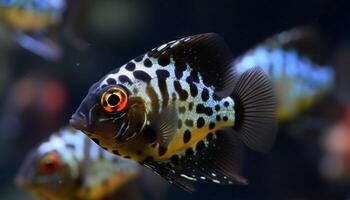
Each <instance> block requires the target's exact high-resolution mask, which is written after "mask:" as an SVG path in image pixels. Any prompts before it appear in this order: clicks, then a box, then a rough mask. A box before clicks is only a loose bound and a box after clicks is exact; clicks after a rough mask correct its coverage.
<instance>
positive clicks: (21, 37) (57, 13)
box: [0, 0, 84, 60]
mask: <svg viewBox="0 0 350 200" xmlns="http://www.w3.org/2000/svg"><path fill="white" fill-rule="evenodd" d="M75 3H77V0H72V1H67V0H0V19H1V21H3V22H4V23H5V24H6V25H7V26H8V27H9V29H10V30H11V31H12V32H13V36H14V38H15V40H16V41H17V42H18V44H19V45H20V46H22V47H23V48H25V49H27V50H29V51H31V52H32V53H34V54H37V55H39V56H41V57H43V58H45V59H48V60H57V59H59V58H60V57H61V56H62V47H61V46H60V45H59V43H58V42H57V38H58V36H59V35H60V34H57V32H58V31H59V30H58V29H64V30H62V31H66V32H71V30H70V28H71V27H68V25H70V24H69V23H67V22H66V21H67V20H71V19H70V18H68V17H67V15H68V13H69V14H70V13H71V12H75V10H74V9H76V7H75V5H74V4H75ZM70 15H71V14H70ZM66 25H67V26H66ZM65 26H66V27H65ZM69 34H70V35H69V36H68V37H72V38H71V41H76V42H73V43H74V44H73V45H75V44H77V45H78V43H79V45H84V44H83V42H81V41H79V40H78V39H75V38H74V39H73V36H72V34H71V33H69ZM68 37H67V39H68Z"/></svg>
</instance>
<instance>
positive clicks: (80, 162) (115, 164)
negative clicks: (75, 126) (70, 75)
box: [16, 128, 166, 200]
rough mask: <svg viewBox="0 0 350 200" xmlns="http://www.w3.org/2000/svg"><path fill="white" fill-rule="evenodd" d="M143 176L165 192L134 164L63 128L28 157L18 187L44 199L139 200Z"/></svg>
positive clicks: (20, 173) (21, 171) (157, 182)
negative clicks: (138, 184)
mask: <svg viewBox="0 0 350 200" xmlns="http://www.w3.org/2000/svg"><path fill="white" fill-rule="evenodd" d="M141 175H145V176H147V177H148V178H149V179H152V181H148V183H149V184H157V185H156V186H157V187H159V189H160V191H159V193H161V192H162V190H163V191H165V190H164V189H165V188H166V187H165V185H164V184H161V182H159V181H158V180H159V179H157V178H158V177H150V176H149V175H147V173H146V172H145V171H142V170H141V168H140V167H139V166H138V165H137V164H136V163H134V162H132V161H129V160H125V159H123V158H120V157H117V156H115V155H113V154H110V153H108V152H106V151H104V150H103V149H101V148H100V147H99V146H98V145H96V144H95V143H93V142H92V141H91V140H90V139H89V138H88V137H86V136H85V135H84V134H83V133H81V132H80V131H74V130H72V129H69V128H64V129H62V130H61V131H59V132H58V133H55V134H53V135H51V136H50V138H49V140H48V141H46V142H43V143H42V144H40V145H39V146H38V147H37V148H36V149H34V150H33V151H32V152H31V153H29V154H28V156H27V158H26V160H25V161H24V163H23V165H22V166H21V169H20V170H19V172H18V174H17V177H16V183H17V185H19V186H20V187H23V188H25V189H27V190H29V191H31V192H32V193H34V194H36V195H37V196H38V197H40V198H41V199H52V200H56V199H57V200H58V199H59V200H73V199H74V200H76V199H77V200H79V199H84V200H88V199H90V200H92V199H93V200H99V199H109V198H112V197H113V199H123V200H125V199H139V198H140V195H141V193H140V192H141V190H140V189H139V188H137V187H138V186H137V184H135V183H133V182H135V181H136V178H137V179H139V181H138V182H139V183H140V182H141V181H140V180H144V179H143V178H140V176H141Z"/></svg>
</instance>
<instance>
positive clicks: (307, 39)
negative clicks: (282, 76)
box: [262, 26, 326, 65]
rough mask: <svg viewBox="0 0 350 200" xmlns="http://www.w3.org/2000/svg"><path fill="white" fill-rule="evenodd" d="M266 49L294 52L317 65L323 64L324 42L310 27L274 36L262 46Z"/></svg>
mask: <svg viewBox="0 0 350 200" xmlns="http://www.w3.org/2000/svg"><path fill="white" fill-rule="evenodd" d="M262 45H264V46H266V47H267V48H268V49H277V48H281V49H283V50H294V51H296V52H297V53H298V54H299V55H300V56H302V57H304V56H305V57H308V58H310V59H311V60H312V61H313V62H315V63H317V64H321V65H322V64H325V62H326V61H325V60H326V59H325V56H324V55H323V54H324V53H325V52H324V51H325V48H324V40H323V38H322V36H321V34H320V32H319V31H318V30H317V29H315V28H313V27H311V26H299V27H295V28H293V29H290V30H287V31H284V32H282V33H279V34H276V35H274V36H272V37H270V38H268V39H266V40H265V42H264V43H263V44H262Z"/></svg>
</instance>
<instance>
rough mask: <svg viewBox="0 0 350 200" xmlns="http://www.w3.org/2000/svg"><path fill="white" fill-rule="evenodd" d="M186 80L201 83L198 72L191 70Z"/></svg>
mask: <svg viewBox="0 0 350 200" xmlns="http://www.w3.org/2000/svg"><path fill="white" fill-rule="evenodd" d="M186 81H187V82H188V83H193V82H195V83H199V77H198V73H197V72H195V71H191V73H190V76H188V77H187V79H186Z"/></svg>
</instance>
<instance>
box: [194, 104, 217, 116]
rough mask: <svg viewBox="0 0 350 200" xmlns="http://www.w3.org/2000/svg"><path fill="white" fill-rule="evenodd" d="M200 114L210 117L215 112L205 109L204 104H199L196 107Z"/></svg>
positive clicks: (208, 108)
mask: <svg viewBox="0 0 350 200" xmlns="http://www.w3.org/2000/svg"><path fill="white" fill-rule="evenodd" d="M196 112H197V113H198V114H206V115H208V116H210V115H212V114H213V110H212V109H211V108H210V107H205V106H204V105H203V104H198V105H197V107H196Z"/></svg>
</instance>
